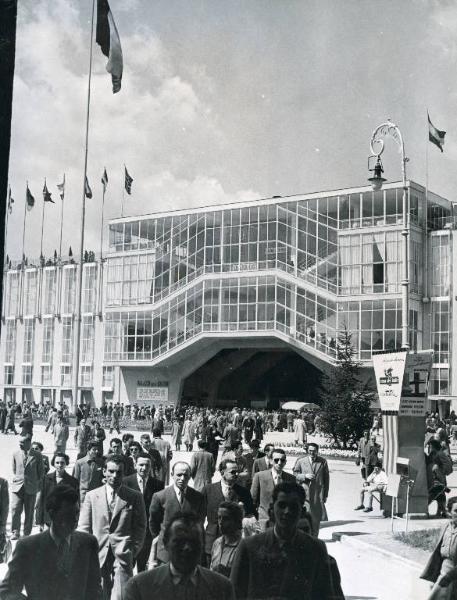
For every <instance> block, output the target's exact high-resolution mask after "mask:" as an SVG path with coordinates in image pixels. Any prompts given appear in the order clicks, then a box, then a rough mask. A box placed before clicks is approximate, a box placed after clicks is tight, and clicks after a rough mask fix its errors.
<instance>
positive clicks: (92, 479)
mask: <svg viewBox="0 0 457 600" xmlns="http://www.w3.org/2000/svg"><path fill="white" fill-rule="evenodd" d="M98 447H99V446H98V442H89V444H88V445H87V454H86V456H84V457H83V458H80V459H79V460H77V461H76V462H75V466H74V467H73V477H74V478H75V479H77V480H78V481H79V494H80V500H81V504H82V503H83V502H84V498H85V497H86V494H87V492H89V491H90V490H95V489H96V488H98V487H100V486H101V485H103V464H104V461H103V458H101V456H99V454H98Z"/></svg>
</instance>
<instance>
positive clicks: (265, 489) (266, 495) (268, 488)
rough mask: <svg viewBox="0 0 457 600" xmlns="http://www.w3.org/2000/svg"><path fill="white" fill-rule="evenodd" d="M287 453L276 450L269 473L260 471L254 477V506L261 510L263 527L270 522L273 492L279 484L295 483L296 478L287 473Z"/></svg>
mask: <svg viewBox="0 0 457 600" xmlns="http://www.w3.org/2000/svg"><path fill="white" fill-rule="evenodd" d="M286 461H287V457H286V453H285V452H284V450H282V448H275V449H274V450H273V455H272V458H271V463H272V465H273V466H272V467H271V469H268V470H267V471H259V472H258V473H256V474H255V475H254V479H253V481H252V486H251V496H252V499H253V501H254V506H256V507H258V509H259V521H260V523H261V525H262V526H263V527H265V526H266V522H267V521H268V519H269V517H270V515H269V509H270V505H271V502H272V498H273V490H274V488H275V486H276V485H278V484H279V483H283V482H284V483H286V482H295V477H294V476H293V475H290V474H289V473H286V472H285V471H284V467H285V466H286Z"/></svg>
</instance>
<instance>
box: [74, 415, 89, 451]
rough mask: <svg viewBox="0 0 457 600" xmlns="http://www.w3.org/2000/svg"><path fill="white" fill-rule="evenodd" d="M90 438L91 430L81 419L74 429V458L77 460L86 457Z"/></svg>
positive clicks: (84, 420) (83, 419)
mask: <svg viewBox="0 0 457 600" xmlns="http://www.w3.org/2000/svg"><path fill="white" fill-rule="evenodd" d="M91 438H92V430H91V428H90V427H89V425H87V424H86V419H85V418H82V419H81V420H80V422H79V425H78V427H76V429H75V436H74V442H75V447H76V449H77V451H78V454H77V456H76V458H77V459H79V458H82V457H83V456H86V454H87V446H88V444H89V442H90V440H91Z"/></svg>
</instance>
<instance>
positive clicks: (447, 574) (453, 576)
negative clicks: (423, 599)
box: [421, 496, 457, 600]
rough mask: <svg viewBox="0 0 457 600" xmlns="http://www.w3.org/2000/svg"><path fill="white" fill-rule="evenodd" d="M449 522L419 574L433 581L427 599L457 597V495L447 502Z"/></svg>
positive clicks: (450, 598) (452, 599) (450, 599)
mask: <svg viewBox="0 0 457 600" xmlns="http://www.w3.org/2000/svg"><path fill="white" fill-rule="evenodd" d="M447 510H448V513H449V517H450V518H449V522H448V523H447V524H446V525H445V527H444V529H443V532H442V533H441V536H440V539H439V540H438V543H437V544H436V546H435V549H434V550H433V552H432V555H431V557H430V559H429V561H428V563H427V566H426V567H425V570H424V572H423V573H422V575H421V578H422V579H426V580H427V581H431V582H433V583H434V586H433V588H432V591H431V594H430V596H429V598H428V600H455V599H456V598H457V496H453V497H452V498H449V500H448V502H447Z"/></svg>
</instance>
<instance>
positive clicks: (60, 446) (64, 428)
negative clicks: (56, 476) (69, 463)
mask: <svg viewBox="0 0 457 600" xmlns="http://www.w3.org/2000/svg"><path fill="white" fill-rule="evenodd" d="M51 431H52V434H53V435H54V444H55V452H65V451H66V449H67V442H68V437H69V435H70V430H69V428H68V423H67V422H66V419H65V417H64V414H63V412H62V411H61V410H59V411H58V412H57V420H56V422H55V423H54V425H53V426H52V430H51Z"/></svg>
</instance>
